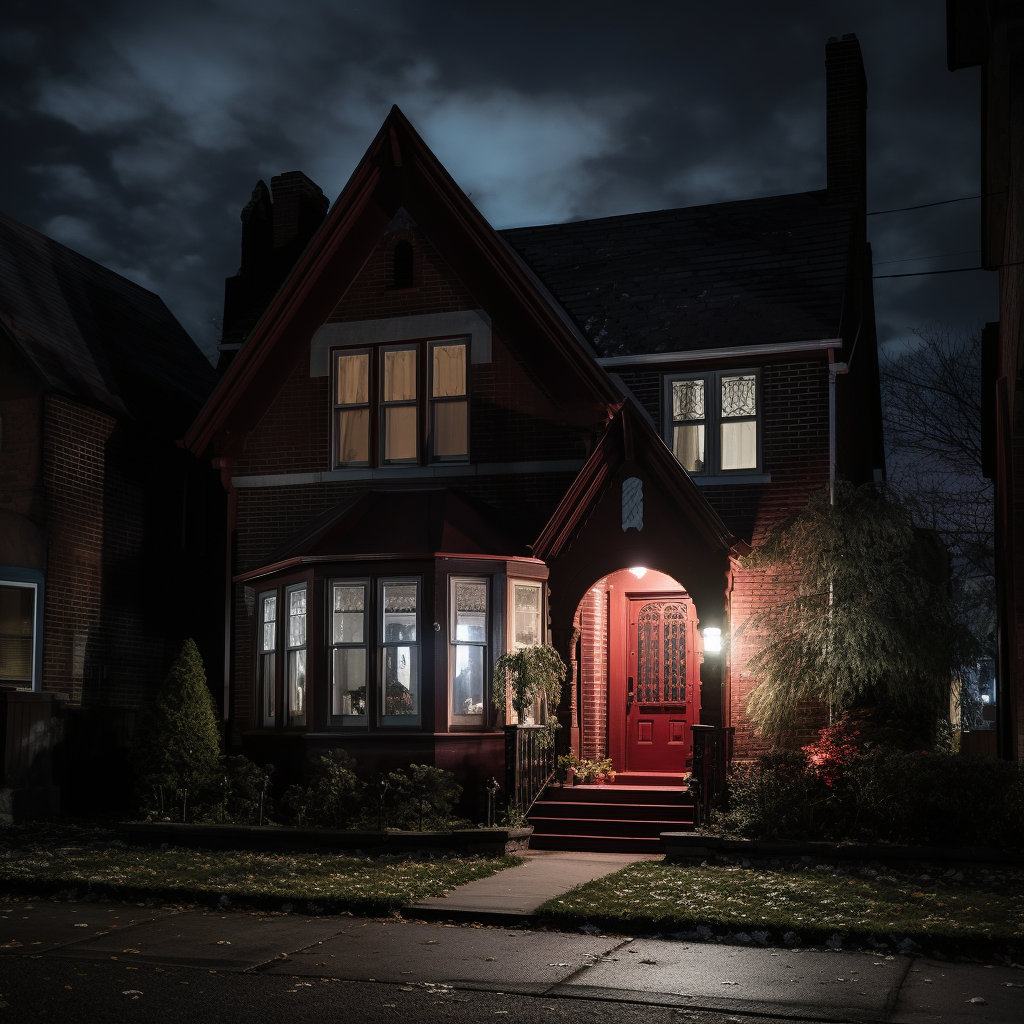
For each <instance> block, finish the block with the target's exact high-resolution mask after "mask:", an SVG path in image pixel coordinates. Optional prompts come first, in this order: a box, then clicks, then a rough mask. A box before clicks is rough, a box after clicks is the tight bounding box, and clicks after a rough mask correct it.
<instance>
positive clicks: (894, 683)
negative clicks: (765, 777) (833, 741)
mask: <svg viewBox="0 0 1024 1024" xmlns="http://www.w3.org/2000/svg"><path fill="white" fill-rule="evenodd" d="M946 562H947V556H946V552H945V549H944V548H943V547H942V545H941V542H940V541H939V540H938V538H937V536H936V535H935V534H931V533H928V532H926V531H923V530H919V529H916V528H915V527H914V525H913V523H912V522H911V519H910V516H909V514H908V513H907V511H906V509H905V508H904V507H903V506H902V505H901V504H900V503H899V502H898V501H897V500H895V499H894V498H892V497H889V496H887V495H886V494H884V493H880V492H879V491H878V490H877V489H876V488H875V487H874V486H872V485H866V486H864V487H859V488H855V487H853V486H852V485H851V484H847V483H844V482H843V481H840V482H838V483H837V485H836V490H835V503H834V504H832V503H830V500H829V494H828V492H827V490H823V491H819V492H815V493H813V494H812V495H811V496H810V497H809V499H808V502H807V506H806V508H804V509H802V510H801V511H800V512H798V513H796V514H795V515H794V516H791V517H790V518H789V519H787V520H786V521H785V522H783V523H782V524H781V525H780V526H778V527H777V528H775V529H774V530H772V531H771V532H770V533H769V535H768V537H767V538H766V539H765V541H764V542H763V543H762V544H761V545H760V546H759V547H758V548H756V549H755V550H754V551H753V552H752V553H751V554H750V555H748V556H747V558H746V559H745V560H744V566H745V567H746V568H754V569H766V570H771V571H773V572H774V573H775V575H776V580H777V582H778V583H779V584H780V586H781V590H782V592H783V594H784V595H785V594H786V593H787V592H788V595H789V596H782V597H780V598H779V599H777V600H775V601H773V602H772V603H771V605H770V606H769V607H768V608H766V609H765V610H764V611H762V612H761V613H760V614H757V615H754V616H752V617H751V619H750V620H748V622H747V623H745V624H744V626H743V627H742V628H741V630H740V632H748V633H750V634H752V635H753V637H754V639H755V640H756V642H757V644H758V649H757V651H756V653H755V654H754V656H753V658H751V661H750V670H751V672H752V673H753V674H754V675H755V676H758V677H760V679H761V682H760V684H759V685H758V686H757V687H756V688H755V689H754V691H753V693H752V694H751V696H750V698H749V700H748V702H747V712H748V714H749V715H750V717H751V719H752V721H753V722H754V724H755V726H756V727H757V729H758V731H759V732H760V733H761V734H762V735H763V736H765V737H767V738H769V739H771V740H773V741H775V742H788V741H789V740H790V739H791V738H792V736H793V735H794V734H795V733H796V732H797V730H798V729H799V728H800V726H801V724H802V723H801V715H802V714H803V712H804V711H805V709H806V708H807V706H808V702H815V701H816V702H822V703H825V704H827V705H828V706H829V707H830V708H831V709H832V710H833V712H835V713H841V712H842V711H848V710H854V709H857V710H860V709H866V708H872V709H875V711H876V715H877V717H878V719H879V720H880V721H881V720H889V721H894V722H895V721H898V722H900V723H901V724H902V727H903V729H904V731H907V732H910V733H913V735H914V736H915V738H916V740H917V744H916V745H918V746H930V745H931V744H932V743H934V742H935V738H936V735H937V732H938V723H939V721H941V720H942V718H943V717H946V718H948V715H949V700H950V691H951V686H952V682H953V679H954V678H955V677H956V676H957V674H958V673H959V671H960V670H961V668H962V667H963V666H964V665H965V664H967V663H968V662H969V661H970V659H971V657H972V655H973V650H974V642H973V639H972V637H971V635H970V633H969V632H968V631H967V630H966V629H965V628H964V627H963V625H961V624H960V623H959V622H958V621H957V619H956V616H955V614H954V609H953V606H952V603H951V601H950V598H949V595H948V592H947V586H946V583H947V580H946Z"/></svg>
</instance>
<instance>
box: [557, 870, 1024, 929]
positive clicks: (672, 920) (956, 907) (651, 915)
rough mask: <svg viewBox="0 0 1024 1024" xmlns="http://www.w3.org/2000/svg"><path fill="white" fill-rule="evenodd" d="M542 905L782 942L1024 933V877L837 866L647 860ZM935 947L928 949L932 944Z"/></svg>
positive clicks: (605, 918)
mask: <svg viewBox="0 0 1024 1024" xmlns="http://www.w3.org/2000/svg"><path fill="white" fill-rule="evenodd" d="M538 913H540V914H543V915H545V917H546V918H547V919H548V920H550V921H551V923H552V924H558V923H559V921H562V922H564V923H568V922H569V921H570V920H571V921H575V922H578V921H579V920H581V919H584V918H586V919H588V920H590V921H600V922H602V923H603V924H604V925H605V926H606V927H609V928H611V927H612V926H613V922H619V923H622V924H628V923H629V922H635V923H636V924H641V923H643V924H646V925H648V926H651V925H653V926H655V927H657V928H658V929H659V930H661V931H674V930H680V931H683V930H687V929H694V928H696V927H697V926H699V925H704V926H707V927H709V928H711V929H712V931H714V932H716V933H721V932H725V931H732V932H738V931H745V932H748V933H753V932H754V931H756V930H759V931H767V932H769V933H771V940H772V941H774V942H776V943H777V942H779V941H780V939H781V938H782V936H783V934H784V933H786V932H795V933H796V934H797V935H799V936H800V937H801V940H802V941H803V942H804V943H812V942H816V941H822V940H823V939H826V938H828V937H829V936H831V935H833V934H835V933H837V932H838V933H839V934H840V935H848V936H851V937H855V938H859V939H875V940H877V941H882V942H887V943H888V942H892V941H893V940H894V939H895V940H897V941H898V940H899V939H902V938H904V937H909V938H911V939H914V940H915V941H917V942H919V943H921V944H922V945H923V944H924V943H926V942H928V941H930V940H946V941H948V940H955V941H956V940H965V939H969V940H972V941H976V940H983V941H986V942H989V943H991V942H1010V943H1012V944H1014V945H1019V944H1020V943H1021V941H1022V940H1024V885H1022V884H1021V882H1020V881H1012V880H1006V881H1005V882H1003V883H1001V884H999V885H994V884H987V883H985V882H979V881H978V879H977V877H975V879H974V880H973V881H972V882H961V883H954V882H947V881H945V880H943V879H934V880H932V881H928V882H924V881H920V880H916V879H914V878H913V877H911V876H899V877H896V876H894V875H879V876H878V877H877V878H871V879H869V878H863V877H860V876H858V875H856V874H851V875H846V874H841V873H836V874H833V873H831V872H828V873H824V872H818V871H812V870H803V871H784V870H757V869H751V868H739V867H717V866H716V867H696V866H693V867H691V866H689V865H685V866H684V865H675V864H662V863H659V862H656V861H643V862H640V863H637V864H632V865H630V866H629V867H628V868H625V869H624V870H622V871H619V872H616V873H615V874H613V875H608V876H606V877H605V878H600V879H598V880H596V881H594V882H588V883H587V884H586V885H581V886H577V887H576V888H575V889H571V890H570V891H569V892H567V893H566V894H565V895H563V896H559V897H557V898H555V899H553V900H549V901H548V902H547V903H545V904H544V905H543V906H542V907H541V908H540V910H539V911H538ZM926 948H930V947H926Z"/></svg>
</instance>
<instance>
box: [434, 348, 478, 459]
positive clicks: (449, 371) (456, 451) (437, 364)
mask: <svg viewBox="0 0 1024 1024" xmlns="http://www.w3.org/2000/svg"><path fill="white" fill-rule="evenodd" d="M467 354H468V353H467V345H466V343H465V342H464V341H443V342H437V343H436V344H434V345H431V346H430V356H431V359H430V437H431V457H432V458H433V459H434V460H435V461H437V462H455V461H461V460H464V459H466V458H468V456H469V403H468V401H467V398H466V363H467V358H466V357H467Z"/></svg>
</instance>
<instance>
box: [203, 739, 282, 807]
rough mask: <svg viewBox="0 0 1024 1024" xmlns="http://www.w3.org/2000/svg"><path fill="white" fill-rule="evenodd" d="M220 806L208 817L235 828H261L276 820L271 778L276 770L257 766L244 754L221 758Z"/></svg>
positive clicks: (271, 766) (266, 766) (267, 766)
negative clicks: (272, 819)
mask: <svg viewBox="0 0 1024 1024" xmlns="http://www.w3.org/2000/svg"><path fill="white" fill-rule="evenodd" d="M220 774H221V805H220V807H219V808H218V809H216V810H215V811H214V813H212V814H208V815H207V817H209V818H212V820H214V821H223V822H227V823H231V824H236V825H258V824H259V823H260V812H261V811H262V814H263V818H264V819H266V818H270V817H272V816H273V807H272V805H271V800H270V792H269V790H270V785H269V784H270V776H271V775H273V774H274V766H273V765H272V764H268V765H263V766H261V765H258V764H255V763H254V762H252V761H250V760H249V758H247V757H245V756H244V755H243V754H235V755H233V756H228V757H222V758H221V769H220Z"/></svg>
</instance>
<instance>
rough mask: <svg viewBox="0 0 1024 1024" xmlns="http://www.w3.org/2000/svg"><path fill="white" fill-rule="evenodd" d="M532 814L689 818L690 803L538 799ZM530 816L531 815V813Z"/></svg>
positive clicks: (691, 813)
mask: <svg viewBox="0 0 1024 1024" xmlns="http://www.w3.org/2000/svg"><path fill="white" fill-rule="evenodd" d="M532 814H540V815H544V816H546V817H549V818H550V817H560V818H617V819H620V820H621V819H623V818H635V819H637V820H638V821H692V820H693V805H692V804H647V803H635V804H634V803H630V804H626V803H622V804H619V803H595V802H593V801H589V800H580V801H579V802H570V801H569V800H538V801H537V803H535V804H534V805H533V812H532ZM531 816H532V815H531Z"/></svg>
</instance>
